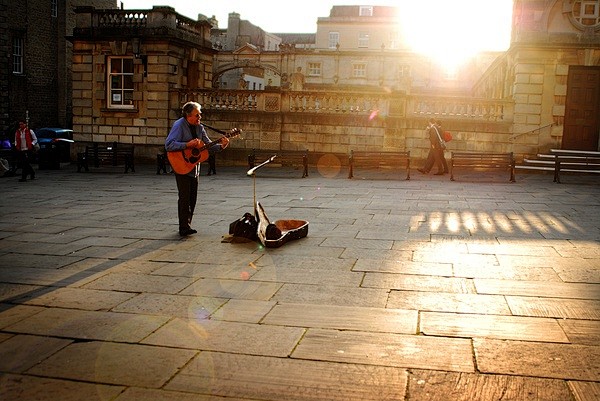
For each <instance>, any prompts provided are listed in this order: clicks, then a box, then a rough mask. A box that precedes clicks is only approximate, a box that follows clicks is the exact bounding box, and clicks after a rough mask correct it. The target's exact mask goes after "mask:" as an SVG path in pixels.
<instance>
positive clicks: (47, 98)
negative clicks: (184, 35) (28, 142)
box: [0, 0, 116, 135]
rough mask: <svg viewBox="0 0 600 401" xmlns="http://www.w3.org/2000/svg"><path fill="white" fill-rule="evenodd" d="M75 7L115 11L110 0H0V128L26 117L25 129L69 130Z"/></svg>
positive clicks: (6, 130) (9, 129)
mask: <svg viewBox="0 0 600 401" xmlns="http://www.w3.org/2000/svg"><path fill="white" fill-rule="evenodd" d="M80 3H86V4H90V5H94V6H95V7H98V8H116V1H115V0H85V1H84V0H66V1H48V0H26V1H9V0H2V1H0V37H1V40H0V43H1V45H0V58H1V59H2V60H6V62H4V63H2V64H1V65H0V129H1V130H2V131H3V132H9V135H10V134H11V133H10V131H12V129H13V128H14V126H15V122H16V121H17V120H18V119H21V118H28V119H29V122H30V126H31V127H33V128H39V127H44V126H59V127H70V126H71V119H72V111H71V108H72V104H71V46H70V43H68V42H67V41H66V39H65V37H66V36H67V35H70V34H71V32H72V30H73V27H74V26H75V12H74V7H76V6H77V5H79V4H80Z"/></svg>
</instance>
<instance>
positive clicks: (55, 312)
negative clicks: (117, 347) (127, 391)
mask: <svg viewBox="0 0 600 401" xmlns="http://www.w3.org/2000/svg"><path fill="white" fill-rule="evenodd" d="M167 320H168V318H166V317H161V316H144V315H137V314H130V313H115V312H100V311H85V310H76V309H59V308H45V309H43V310H41V311H40V312H39V313H36V314H34V315H33V316H30V317H26V318H24V319H22V320H20V321H18V322H17V323H14V324H12V325H9V326H7V327H5V328H4V329H5V330H6V331H8V332H12V333H23V334H35V335H42V336H57V337H63V338H77V339H86V340H90V339H95V340H106V341H125V342H136V341H140V340H141V339H143V338H144V337H146V336H147V335H149V334H150V333H152V332H153V331H155V330H156V329H158V328H159V327H161V326H162V325H163V324H164V323H165V322H166V321H167Z"/></svg>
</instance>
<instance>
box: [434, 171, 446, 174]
mask: <svg viewBox="0 0 600 401" xmlns="http://www.w3.org/2000/svg"><path fill="white" fill-rule="evenodd" d="M434 175H444V172H443V171H439V172H437V173H435V174H434Z"/></svg>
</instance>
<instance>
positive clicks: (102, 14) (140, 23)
mask: <svg viewBox="0 0 600 401" xmlns="http://www.w3.org/2000/svg"><path fill="white" fill-rule="evenodd" d="M97 16H98V27H99V28H134V27H135V28H143V27H145V26H146V23H147V22H148V10H135V11H134V10H99V11H98V12H97Z"/></svg>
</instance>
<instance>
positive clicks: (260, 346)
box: [142, 318, 304, 357]
mask: <svg viewBox="0 0 600 401" xmlns="http://www.w3.org/2000/svg"><path fill="white" fill-rule="evenodd" d="M303 334H304V329H303V328H294V327H282V326H272V325H271V326H267V325H255V324H248V323H237V322H226V321H217V320H209V319H201V318H198V319H180V318H174V319H172V320H171V321H169V322H168V323H167V324H165V325H164V326H162V327H161V328H159V329H158V330H156V332H154V333H152V334H151V335H149V336H148V337H146V338H145V339H144V340H143V341H142V342H143V343H144V344H152V345H157V346H161V347H173V348H186V349H195V350H206V351H220V352H230V353H236V354H237V353H242V354H243V353H246V354H252V355H268V356H279V357H285V356H288V355H289V354H290V353H291V352H292V350H293V349H294V347H295V346H296V344H297V343H298V341H299V340H300V338H301V337H302V335H303Z"/></svg>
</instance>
